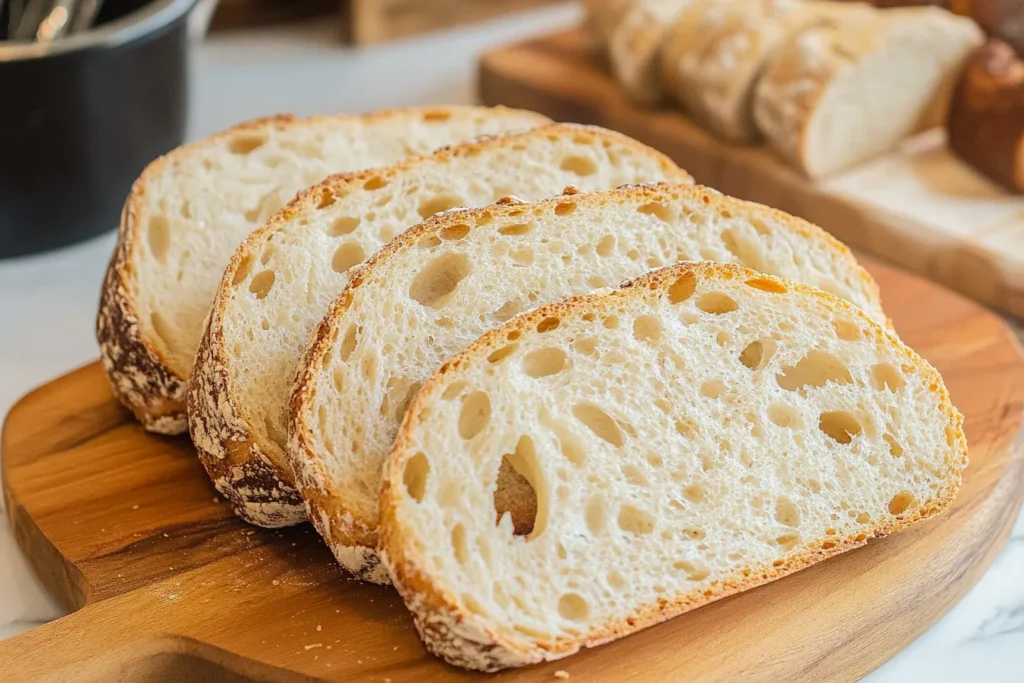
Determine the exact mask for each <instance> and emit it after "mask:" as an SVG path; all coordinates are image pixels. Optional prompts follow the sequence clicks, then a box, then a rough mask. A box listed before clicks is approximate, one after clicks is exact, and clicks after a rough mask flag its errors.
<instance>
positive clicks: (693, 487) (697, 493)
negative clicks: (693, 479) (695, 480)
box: [683, 484, 706, 503]
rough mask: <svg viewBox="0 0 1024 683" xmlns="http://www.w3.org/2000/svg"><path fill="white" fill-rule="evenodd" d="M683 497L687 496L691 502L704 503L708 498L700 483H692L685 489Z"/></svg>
mask: <svg viewBox="0 0 1024 683" xmlns="http://www.w3.org/2000/svg"><path fill="white" fill-rule="evenodd" d="M683 498H686V500H688V501H690V502H691V503H703V502H704V500H705V498H706V492H705V491H704V487H703V486H701V485H700V484H690V485H689V486H687V487H686V488H684V489H683Z"/></svg>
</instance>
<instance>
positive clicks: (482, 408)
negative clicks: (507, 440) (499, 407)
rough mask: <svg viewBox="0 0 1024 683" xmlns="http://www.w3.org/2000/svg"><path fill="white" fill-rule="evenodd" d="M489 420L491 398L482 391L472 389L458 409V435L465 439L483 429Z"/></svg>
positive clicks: (470, 437)
mask: <svg viewBox="0 0 1024 683" xmlns="http://www.w3.org/2000/svg"><path fill="white" fill-rule="evenodd" d="M490 420H491V399H490V397H489V396H488V395H487V394H486V393H484V392H483V391H474V392H473V393H472V394H470V395H469V396H467V397H466V398H465V399H463V401H462V409H461V410H460V411H459V436H461V437H462V438H463V439H466V440H467V441H468V440H469V439H472V438H473V437H474V436H476V435H477V434H479V433H480V432H481V431H483V429H484V427H486V426H487V423H488V422H490Z"/></svg>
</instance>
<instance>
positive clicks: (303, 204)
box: [188, 124, 692, 526]
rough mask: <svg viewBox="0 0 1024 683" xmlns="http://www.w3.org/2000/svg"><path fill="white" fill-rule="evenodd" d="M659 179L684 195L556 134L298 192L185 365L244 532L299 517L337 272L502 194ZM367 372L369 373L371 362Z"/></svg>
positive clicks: (661, 162) (642, 164) (242, 255)
mask: <svg viewBox="0 0 1024 683" xmlns="http://www.w3.org/2000/svg"><path fill="white" fill-rule="evenodd" d="M660 180H668V181H672V182H679V183H682V182H692V179H691V178H690V176H689V174H687V173H686V172H685V171H683V170H680V169H679V168H678V167H677V166H676V165H675V164H673V163H672V162H671V161H670V160H669V159H668V157H666V156H664V155H662V154H660V153H658V152H656V151H654V150H653V149H651V148H650V147H646V146H644V145H642V144H640V143H639V142H636V141H635V140H632V139H630V138H627V137H625V136H624V135H621V134H619V133H613V132H611V131H607V130H604V129H601V128H594V127H587V126H577V125H568V124H566V125H550V126H544V127H541V128H538V129H536V130H533V131H530V132H525V133H516V134H509V135H505V136H500V137H494V138H490V139H488V140H484V141H480V142H476V143H472V144H465V145H462V146H459V147H454V148H450V149H445V150H441V151H439V152H437V153H436V154H434V155H433V156H429V157H414V158H412V159H409V160H406V161H405V162H402V163H400V164H396V165H395V166H391V167H388V168H382V169H375V170H371V171H365V172H362V173H356V174H350V175H341V176H334V177H332V178H329V179H327V180H326V181H324V182H323V183H322V184H320V185H319V186H316V187H313V188H310V189H309V190H306V191H305V192H304V193H303V194H301V195H300V196H299V197H297V198H296V199H295V200H294V201H293V202H292V203H291V204H289V205H288V206H287V207H285V208H284V209H283V210H282V211H281V212H279V213H278V214H277V215H276V216H275V217H274V218H272V219H271V221H270V222H269V223H268V224H267V225H266V226H264V227H263V228H261V229H260V230H258V231H256V232H255V233H253V234H252V235H250V236H249V237H248V238H247V239H246V241H245V242H243V243H242V245H241V246H240V247H239V248H238V250H237V251H236V252H235V255H234V256H233V257H232V259H231V263H230V264H229V265H228V267H227V269H226V270H225V272H224V276H223V279H222V280H221V284H220V288H219V290H218V292H217V295H216V298H215V300H214V304H213V307H212V309H211V312H210V318H209V321H208V323H207V327H206V331H205V332H204V335H203V340H202V343H201V344H200V349H199V353H198V354H197V357H196V368H195V371H194V373H193V376H192V379H191V381H190V384H189V396H188V411H189V429H190V431H191V433H192V439H193V441H194V442H195V445H196V448H197V449H198V451H199V454H200V457H201V459H202V461H203V464H204V465H205V466H206V469H207V472H209V474H210V476H211V478H212V479H213V481H214V484H215V485H216V486H217V488H218V490H219V491H220V492H221V493H222V494H224V495H225V496H226V497H227V498H228V500H230V501H231V503H232V505H233V506H234V508H235V511H236V512H237V513H238V514H239V515H240V516H241V517H242V518H244V519H246V520H247V521H250V522H252V523H254V524H259V525H262V526H285V525H289V524H295V523H298V522H300V521H302V520H303V519H304V518H305V516H306V515H305V507H304V506H303V504H302V501H301V499H300V498H299V496H298V493H297V492H296V491H295V489H294V488H293V485H292V476H291V472H290V471H289V469H288V468H287V465H286V463H285V461H284V447H285V445H286V440H287V438H286V431H287V418H288V398H289V395H290V392H291V387H292V382H293V380H294V379H295V371H296V370H297V369H298V365H299V360H300V359H301V357H302V354H303V352H304V351H305V349H306V345H307V342H308V341H309V337H310V332H312V331H313V329H314V328H315V327H316V324H317V323H318V322H319V321H320V319H321V318H323V316H324V314H325V313H326V312H327V308H328V306H329V305H330V303H331V301H333V300H334V298H335V297H336V296H337V295H338V294H339V293H341V290H342V289H343V288H344V286H345V284H346V283H347V282H348V278H349V273H348V270H349V269H350V268H351V267H352V266H355V265H357V264H359V263H360V262H362V261H363V259H364V258H366V257H367V256H370V255H372V254H373V253H374V252H375V251H377V249H379V248H380V247H381V246H383V245H384V244H385V243H387V242H388V241H389V240H390V239H391V238H393V237H394V236H395V235H398V234H399V233H400V232H402V231H403V230H404V229H405V228H407V227H408V226H409V225H411V224H413V223H417V222H419V221H421V220H423V219H425V218H428V217H430V216H431V215H432V214H434V213H436V212H438V211H442V210H445V209H450V208H452V207H454V206H462V205H470V206H480V205H482V204H487V203H489V202H493V201H495V200H496V199H498V198H500V197H503V196H505V195H508V194H518V195H521V196H523V197H525V198H527V199H539V198H541V197H547V196H552V195H555V194H557V193H558V192H560V191H561V190H562V189H563V188H564V187H565V186H567V185H577V186H579V187H581V188H584V189H603V188H609V187H614V186H616V185H621V184H623V183H636V182H648V181H660ZM366 372H367V375H368V376H372V374H373V373H374V372H375V370H374V368H373V367H372V363H371V364H368V365H367V367H366Z"/></svg>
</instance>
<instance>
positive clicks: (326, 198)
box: [264, 189, 336, 209]
mask: <svg viewBox="0 0 1024 683" xmlns="http://www.w3.org/2000/svg"><path fill="white" fill-rule="evenodd" d="M335 200H336V198H335V196H334V193H333V192H331V191H330V190H328V189H324V190H323V191H322V192H321V193H320V203H319V204H317V205H316V207H317V208H318V209H326V208H327V207H328V206H331V205H333V204H334V202H335ZM265 201H266V198H265V197H264V202H265Z"/></svg>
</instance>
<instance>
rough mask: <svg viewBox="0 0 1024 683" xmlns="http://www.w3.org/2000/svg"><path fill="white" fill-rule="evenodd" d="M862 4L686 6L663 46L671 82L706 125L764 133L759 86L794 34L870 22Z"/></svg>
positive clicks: (665, 75)
mask: <svg viewBox="0 0 1024 683" xmlns="http://www.w3.org/2000/svg"><path fill="white" fill-rule="evenodd" d="M875 14H877V10H875V9H874V8H872V7H871V6H870V5H867V4H862V3H836V2H804V1H803V0H732V1H730V2H722V1H721V0H704V1H703V2H696V3H694V4H692V5H690V6H689V7H688V8H687V9H686V10H684V11H683V12H682V13H681V14H680V15H679V16H678V17H677V18H676V21H675V25H674V26H673V28H672V30H671V31H670V32H669V37H668V38H667V39H666V42H665V47H664V49H663V51H662V59H661V71H662V79H663V81H664V83H665V86H666V88H667V89H668V90H669V91H670V92H671V93H672V95H673V96H674V97H675V99H676V100H678V101H679V103H680V104H682V105H683V106H684V107H685V108H686V110H687V111H688V112H689V113H690V114H691V115H692V116H693V117H694V118H695V119H696V120H697V121H699V122H700V123H702V124H703V125H704V126H706V127H707V128H709V129H710V130H711V131H712V132H714V133H716V134H717V135H719V136H721V137H723V138H725V139H726V140H729V141H732V142H738V143H750V142H754V141H756V140H757V139H758V137H759V134H758V132H757V128H756V127H755V126H754V113H753V99H754V98H753V95H754V86H755V84H756V83H757V81H758V78H759V77H760V75H761V72H762V70H763V68H764V65H765V64H766V63H767V62H769V61H770V60H771V58H772V57H773V56H774V54H775V52H776V51H777V50H778V49H779V48H780V47H781V46H782V45H783V44H785V43H786V41H788V40H789V39H790V38H791V37H792V36H793V35H795V34H797V33H798V32H800V31H802V30H804V29H806V28H808V27H810V26H814V25H819V24H836V23H839V22H851V21H866V20H867V19H868V18H870V17H872V16H874V15H875Z"/></svg>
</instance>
